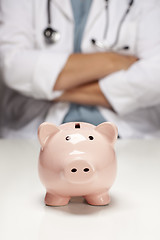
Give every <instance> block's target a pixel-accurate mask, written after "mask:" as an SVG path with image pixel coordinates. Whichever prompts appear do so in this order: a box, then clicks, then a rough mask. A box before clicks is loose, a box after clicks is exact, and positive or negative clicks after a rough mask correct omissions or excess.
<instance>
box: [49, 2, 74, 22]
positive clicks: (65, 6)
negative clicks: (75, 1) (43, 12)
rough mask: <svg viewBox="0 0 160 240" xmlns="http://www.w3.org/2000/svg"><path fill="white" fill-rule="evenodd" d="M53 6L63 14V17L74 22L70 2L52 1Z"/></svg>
mask: <svg viewBox="0 0 160 240" xmlns="http://www.w3.org/2000/svg"><path fill="white" fill-rule="evenodd" d="M51 2H53V4H55V6H56V7H57V8H59V10H60V11H61V12H62V13H63V15H64V16H65V17H66V18H67V19H68V20H69V21H71V22H74V16H73V11H72V5H71V2H70V0H51Z"/></svg>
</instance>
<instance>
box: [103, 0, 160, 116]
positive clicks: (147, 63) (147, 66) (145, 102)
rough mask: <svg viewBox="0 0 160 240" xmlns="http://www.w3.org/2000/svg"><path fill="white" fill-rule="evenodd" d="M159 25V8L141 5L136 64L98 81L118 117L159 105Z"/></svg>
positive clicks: (157, 6) (159, 5)
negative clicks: (137, 59)
mask: <svg viewBox="0 0 160 240" xmlns="http://www.w3.org/2000/svg"><path fill="white" fill-rule="evenodd" d="M137 4H139V2H137ZM145 4H146V6H145ZM159 23H160V4H159V3H158V2H157V4H155V5H154V3H153V4H152V3H150V4H149V3H145V1H144V4H143V9H142V10H141V13H140V16H139V22H138V30H137V42H136V52H137V57H138V58H139V61H137V62H136V63H134V64H133V65H132V66H131V67H130V68H129V69H128V70H126V71H125V70H124V71H123V70H122V71H118V72H116V73H113V74H111V75H109V76H107V77H105V78H104V79H101V80H100V81H99V86H100V88H101V90H102V92H103V94H104V95H105V96H106V98H107V99H108V101H109V102H110V103H111V105H112V106H113V108H114V110H115V111H116V112H117V114H119V115H125V114H128V113H130V112H133V111H135V110H138V109H143V108H147V107H151V106H155V105H158V104H160V27H159Z"/></svg>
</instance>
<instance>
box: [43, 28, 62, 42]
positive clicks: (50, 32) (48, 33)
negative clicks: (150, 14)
mask: <svg viewBox="0 0 160 240" xmlns="http://www.w3.org/2000/svg"><path fill="white" fill-rule="evenodd" d="M44 36H45V40H46V42H47V43H57V42H58V41H59V40H60V38H61V36H60V33H59V32H58V31H56V30H55V29H53V28H51V27H47V28H46V29H45V30H44Z"/></svg>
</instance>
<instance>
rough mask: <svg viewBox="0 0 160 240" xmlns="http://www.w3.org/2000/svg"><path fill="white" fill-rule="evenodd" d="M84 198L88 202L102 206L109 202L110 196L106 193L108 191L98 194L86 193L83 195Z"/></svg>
mask: <svg viewBox="0 0 160 240" xmlns="http://www.w3.org/2000/svg"><path fill="white" fill-rule="evenodd" d="M85 199H86V201H87V202H88V204H90V205H94V206H104V205H108V204H109V203H110V196H109V194H108V191H107V192H102V193H98V194H91V195H87V196H85Z"/></svg>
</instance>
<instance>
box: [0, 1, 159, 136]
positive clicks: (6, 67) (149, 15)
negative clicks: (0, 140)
mask: <svg viewBox="0 0 160 240" xmlns="http://www.w3.org/2000/svg"><path fill="white" fill-rule="evenodd" d="M128 2H129V1H128V0H120V1H119V0H112V1H110V4H109V29H108V34H107V38H106V39H105V40H103V34H104V28H105V24H106V9H105V1H104V0H93V3H92V6H91V10H90V14H89V16H88V21H87V24H86V27H85V31H84V35H83V39H82V52H84V53H92V52H97V51H99V49H97V48H96V47H95V46H93V45H92V44H91V42H90V40H91V39H92V38H95V39H97V40H101V41H103V42H104V44H105V46H106V47H109V46H110V45H111V44H112V43H113V42H114V40H115V36H116V33H117V29H118V25H119V23H120V21H121V19H122V16H123V14H124V12H125V11H126V9H127V7H128ZM46 6H47V1H46V0H27V1H26V0H14V1H12V0H1V16H0V19H1V27H0V44H1V47H0V58H1V64H0V65H1V70H2V72H3V77H4V81H5V83H6V84H7V85H8V86H9V87H10V88H12V89H15V90H17V91H19V92H21V93H23V94H24V95H26V96H31V97H34V98H37V99H48V100H52V99H54V98H55V97H57V96H59V95H60V94H61V92H59V91H54V92H53V91H52V89H53V86H54V84H55V81H56V79H57V76H58V74H59V73H60V71H61V70H62V68H63V66H64V65H65V63H66V61H67V58H68V56H69V55H70V54H71V53H72V52H73V39H74V17H73V13H72V7H71V3H70V0H52V3H51V12H52V23H53V27H54V28H55V29H57V30H58V31H59V32H60V33H61V40H60V41H59V42H58V43H56V44H53V45H47V44H46V43H45V40H44V36H43V31H44V29H45V28H46V27H47V11H46ZM126 45H127V46H129V50H123V51H121V50H118V49H120V48H121V47H123V46H126ZM114 51H117V52H121V53H124V54H130V55H135V56H137V57H138V58H139V59H140V60H139V61H138V62H136V63H135V64H133V65H132V66H131V67H130V68H129V69H128V70H126V71H124V70H122V71H118V72H116V73H113V74H110V75H109V76H106V77H105V78H104V79H100V80H99V85H100V88H101V90H102V92H103V93H104V95H105V96H106V97H107V99H108V100H109V102H110V103H111V105H112V106H113V108H114V109H115V111H116V113H114V112H113V111H110V110H108V109H106V108H103V107H99V110H100V112H101V113H102V115H103V116H104V117H105V118H106V120H108V121H112V122H114V123H115V124H117V126H118V129H119V135H120V136H121V137H122V138H137V137H146V138H147V137H153V136H160V3H159V0H153V1H149V0H135V1H134V5H133V6H132V8H131V10H130V12H129V14H128V15H127V17H126V19H125V21H124V23H123V25H122V28H121V32H120V36H119V41H118V44H117V45H116V47H115V49H114ZM6 107H7V106H6ZM68 108H69V104H68V103H56V104H53V106H52V107H51V108H50V110H49V112H48V115H47V117H46V119H44V120H45V121H51V122H53V123H55V124H57V125H59V124H60V123H61V122H62V120H63V118H64V116H65V114H66V113H67V111H68ZM41 121H42V119H41V118H39V119H38V118H37V119H36V120H34V121H33V124H32V122H31V123H30V124H29V125H28V126H26V127H24V128H23V129H20V130H19V131H16V132H15V133H14V134H17V135H18V134H20V132H23V133H24V135H25V136H27V137H28V136H31V132H32V133H34V131H33V126H34V129H35V131H36V129H37V127H38V124H39V123H40V122H41ZM4 132H5V134H4V135H6V136H9V130H7V129H5V131H4ZM12 133H13V132H12Z"/></svg>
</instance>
